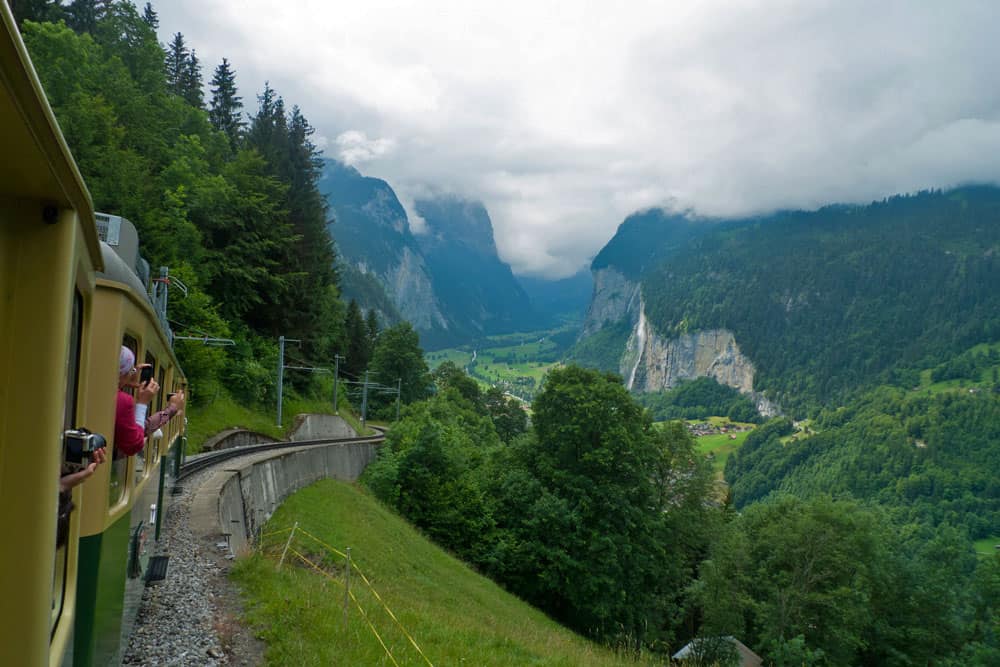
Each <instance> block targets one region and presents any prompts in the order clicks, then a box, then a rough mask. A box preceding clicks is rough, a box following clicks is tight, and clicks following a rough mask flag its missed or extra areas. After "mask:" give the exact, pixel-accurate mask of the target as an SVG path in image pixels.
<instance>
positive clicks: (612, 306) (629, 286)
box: [581, 266, 640, 337]
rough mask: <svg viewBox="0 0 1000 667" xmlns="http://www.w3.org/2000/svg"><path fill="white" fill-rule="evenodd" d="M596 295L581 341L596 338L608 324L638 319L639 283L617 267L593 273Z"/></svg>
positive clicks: (585, 321) (595, 270)
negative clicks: (584, 338)
mask: <svg viewBox="0 0 1000 667" xmlns="http://www.w3.org/2000/svg"><path fill="white" fill-rule="evenodd" d="M593 273H594V294H593V296H592V297H591V300H590V306H589V307H588V308H587V317H586V319H585V320H584V322H583V331H582V333H581V337H586V336H590V335H593V334H595V333H597V332H598V331H600V330H601V329H602V328H604V327H605V326H606V325H608V324H613V323H616V322H620V321H621V320H623V319H625V318H628V319H629V320H630V322H631V323H632V324H634V323H635V322H636V321H638V318H639V307H638V306H639V299H640V296H639V283H638V282H633V281H631V280H629V279H628V278H626V277H625V275H624V274H623V273H621V272H620V271H618V270H617V269H615V268H614V267H610V266H609V267H605V268H600V269H594V272H593Z"/></svg>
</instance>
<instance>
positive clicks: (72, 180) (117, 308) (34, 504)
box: [0, 2, 185, 666]
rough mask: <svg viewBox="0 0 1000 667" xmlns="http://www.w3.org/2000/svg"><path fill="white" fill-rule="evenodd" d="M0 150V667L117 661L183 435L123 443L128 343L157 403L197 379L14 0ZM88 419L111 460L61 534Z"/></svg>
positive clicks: (82, 492)
mask: <svg viewBox="0 0 1000 667" xmlns="http://www.w3.org/2000/svg"><path fill="white" fill-rule="evenodd" d="M0 152H2V153H3V159H0V529H2V530H3V534H4V541H3V546H2V547H0V665H53V666H55V665H106V664H117V663H118V662H120V659H121V653H122V650H123V648H124V646H125V645H126V643H127V640H128V635H129V633H130V631H131V628H132V624H133V622H134V619H135V614H136V612H137V609H138V602H139V598H140V596H141V593H142V589H143V587H144V586H145V584H146V575H147V567H148V559H149V556H150V554H152V553H153V551H154V550H155V542H156V539H157V538H158V533H159V527H160V524H161V523H162V521H163V515H164V509H165V507H164V501H165V500H166V498H165V496H164V489H165V487H167V486H168V485H169V484H171V482H172V480H171V474H170V473H171V471H173V470H174V466H173V465H167V462H168V461H170V462H173V461H174V460H175V459H179V453H180V448H181V446H182V441H183V433H182V431H183V424H182V423H181V422H182V420H180V419H172V420H171V421H170V422H168V424H167V425H166V426H164V427H162V428H161V429H160V431H159V432H158V433H157V434H156V435H155V436H151V437H150V438H149V439H147V442H146V443H145V445H144V448H143V451H142V452H140V453H139V454H137V455H135V456H115V443H114V438H113V436H114V421H115V405H116V394H117V382H118V370H117V369H118V355H119V351H120V348H121V346H122V345H123V344H124V345H126V346H128V347H130V348H131V349H132V350H133V351H134V352H135V354H136V360H137V361H136V363H137V364H139V363H149V364H151V365H152V367H153V369H154V377H156V379H157V380H158V381H159V383H160V385H161V387H162V389H161V391H160V394H159V395H158V396H157V398H155V399H154V403H153V405H151V406H150V410H151V411H155V410H157V409H159V408H160V407H161V406H162V405H163V402H164V401H165V395H166V393H167V392H170V391H176V390H177V389H179V388H182V387H184V385H185V380H184V376H183V373H182V372H181V370H180V367H179V366H178V364H177V359H176V357H175V356H174V354H173V351H172V348H171V334H170V331H169V328H168V327H167V326H166V322H165V317H164V315H163V314H162V312H160V313H158V311H157V309H156V308H154V306H153V302H152V299H151V297H150V296H149V290H148V278H145V279H144V278H141V277H140V274H142V273H143V267H142V263H141V261H140V259H139V257H138V239H137V237H136V236H135V231H134V228H133V227H132V226H131V224H130V223H128V221H125V220H121V219H117V218H114V217H113V216H100V215H97V216H95V213H94V211H93V206H92V203H91V199H90V195H89V193H88V191H87V188H86V185H85V184H84V182H83V179H82V178H81V176H80V173H79V171H78V169H77V167H76V164H75V162H74V160H73V157H72V155H71V154H70V151H69V149H68V147H67V146H66V143H65V141H64V139H63V137H62V134H61V132H60V130H59V126H58V124H57V123H56V120H55V118H54V116H53V114H52V110H51V109H50V107H49V105H48V102H47V101H46V99H45V95H44V92H43V90H42V87H41V85H40V83H39V81H38V78H37V76H36V75H35V72H34V70H33V68H32V66H31V62H30V59H29V58H28V55H27V52H26V50H25V48H24V44H23V43H22V41H21V39H20V36H19V34H18V32H17V28H16V24H15V22H14V19H13V17H12V16H11V13H10V11H9V9H8V7H7V5H6V3H2V2H0ZM99 222H103V229H102V230H101V231H99V229H98V227H99V224H98V223H99ZM101 233H103V234H104V236H105V238H106V240H108V241H111V243H106V242H103V241H102V240H101V239H100V234H101ZM76 427H85V428H87V429H89V430H90V431H92V432H94V433H100V434H103V435H104V436H105V437H106V439H107V448H106V451H107V454H108V461H107V462H106V463H105V464H103V465H101V466H98V468H97V470H96V472H95V474H94V475H93V476H91V477H90V478H89V479H87V480H86V481H85V482H84V483H83V484H81V485H80V486H78V487H76V488H74V489H73V492H72V495H73V504H74V506H75V507H74V509H73V511H72V512H71V513H70V515H69V529H68V539H67V540H66V542H65V544H64V545H63V546H61V547H57V541H56V530H57V512H58V492H59V473H60V470H61V467H62V464H63V462H64V453H65V452H64V442H63V440H64V437H63V436H64V432H65V431H66V430H68V429H72V428H76ZM175 455H178V456H175ZM168 495H169V494H168Z"/></svg>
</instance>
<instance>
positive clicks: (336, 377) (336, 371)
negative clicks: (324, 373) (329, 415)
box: [333, 354, 343, 415]
mask: <svg viewBox="0 0 1000 667" xmlns="http://www.w3.org/2000/svg"><path fill="white" fill-rule="evenodd" d="M341 359H343V357H342V356H340V355H339V354H335V355H333V414H335V415H339V414H340V411H339V410H338V409H337V401H338V400H339V399H340V390H339V387H338V384H339V382H340V360H341Z"/></svg>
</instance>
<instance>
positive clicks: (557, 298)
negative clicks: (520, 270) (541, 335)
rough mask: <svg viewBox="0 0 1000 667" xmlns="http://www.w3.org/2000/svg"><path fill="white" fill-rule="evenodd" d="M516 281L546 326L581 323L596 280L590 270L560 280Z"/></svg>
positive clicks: (533, 279) (528, 277)
mask: <svg viewBox="0 0 1000 667" xmlns="http://www.w3.org/2000/svg"><path fill="white" fill-rule="evenodd" d="M517 281H518V282H519V283H521V287H522V288H523V289H524V291H525V293H526V294H527V295H528V299H529V300H530V301H531V305H532V307H533V308H534V309H535V311H536V312H537V313H538V315H539V318H540V319H541V321H542V324H543V326H554V325H556V324H560V323H562V322H567V321H569V322H579V321H581V320H582V319H583V315H584V314H585V313H586V312H587V306H588V305H589V304H590V297H591V294H592V293H593V291H594V278H593V276H592V275H591V274H590V271H589V270H588V269H582V270H580V271H579V272H577V273H575V274H573V275H572V276H569V277H568V278H561V279H559V280H551V279H548V278H534V277H530V276H518V278H517Z"/></svg>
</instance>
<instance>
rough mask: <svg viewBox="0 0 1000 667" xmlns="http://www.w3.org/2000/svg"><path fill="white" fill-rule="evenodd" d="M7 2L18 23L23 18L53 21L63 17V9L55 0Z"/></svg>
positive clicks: (22, 20) (16, 0)
mask: <svg viewBox="0 0 1000 667" xmlns="http://www.w3.org/2000/svg"><path fill="white" fill-rule="evenodd" d="M8 4H9V5H10V11H11V12H12V13H13V14H14V20H15V21H17V24H18V25H21V23H22V22H24V21H25V20H27V21H35V22H36V23H41V22H43V21H51V22H55V21H58V20H59V19H60V18H62V17H63V14H64V11H65V10H64V9H63V7H62V5H60V4H59V2H57V0H8Z"/></svg>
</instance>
